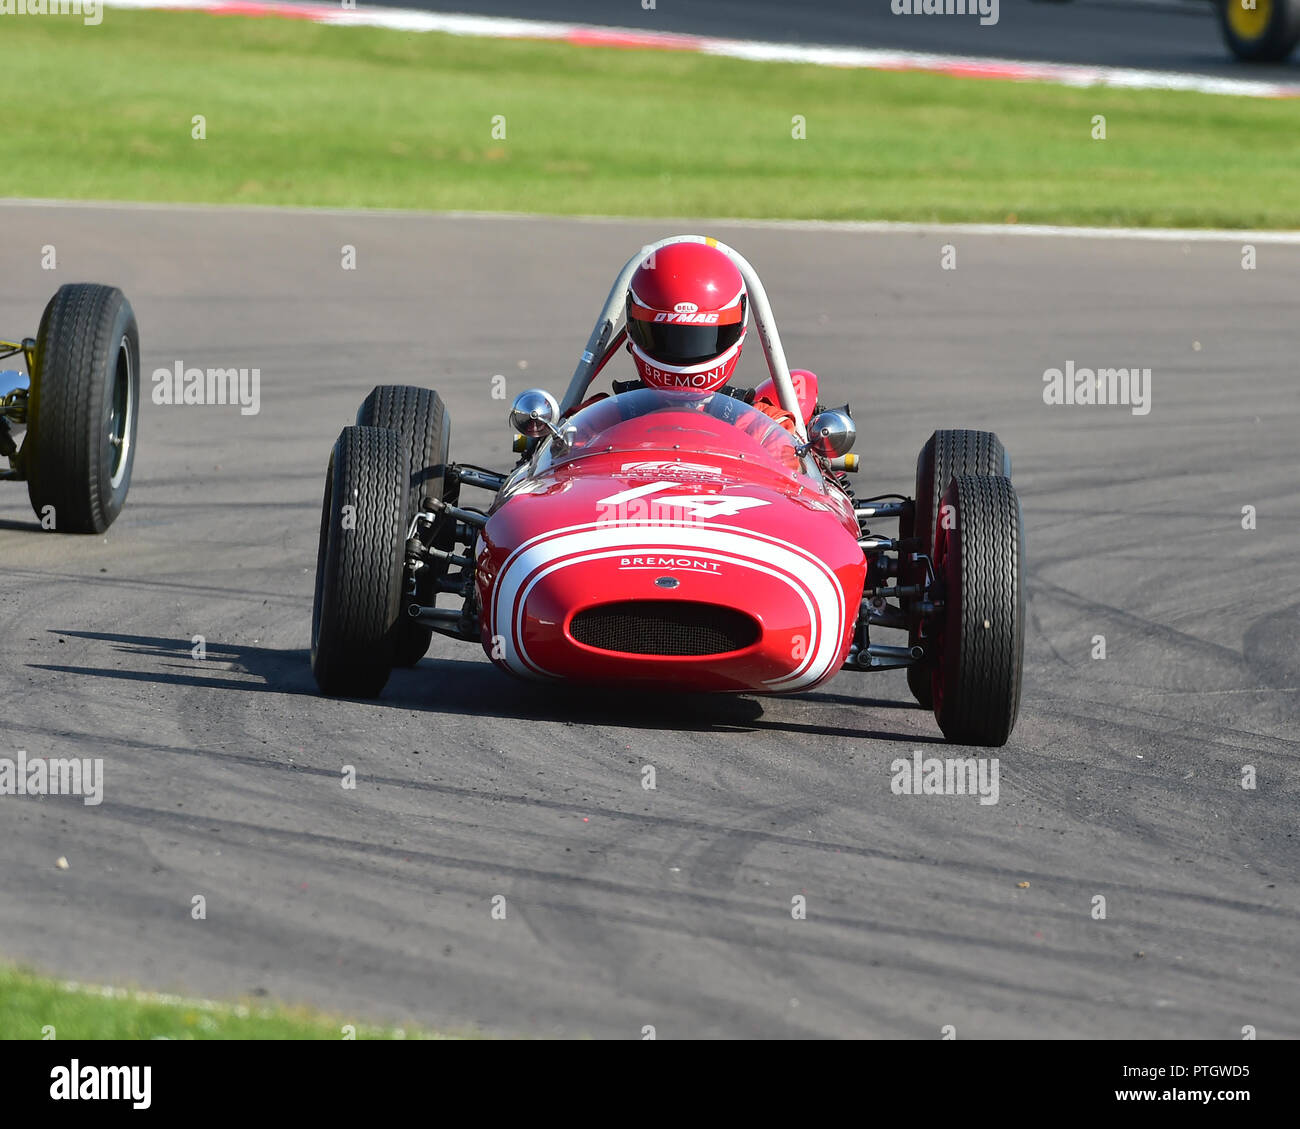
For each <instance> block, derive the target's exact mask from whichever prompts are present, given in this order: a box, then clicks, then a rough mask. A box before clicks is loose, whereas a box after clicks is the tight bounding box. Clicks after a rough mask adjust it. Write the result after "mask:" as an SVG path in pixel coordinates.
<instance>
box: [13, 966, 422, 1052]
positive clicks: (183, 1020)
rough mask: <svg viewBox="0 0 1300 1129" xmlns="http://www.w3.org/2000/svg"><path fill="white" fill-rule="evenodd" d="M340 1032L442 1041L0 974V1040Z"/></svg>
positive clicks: (266, 1008)
mask: <svg viewBox="0 0 1300 1129" xmlns="http://www.w3.org/2000/svg"><path fill="white" fill-rule="evenodd" d="M344 1024H352V1025H353V1026H354V1027H355V1029H356V1030H355V1037H356V1038H358V1039H431V1038H445V1037H447V1036H442V1035H434V1034H432V1033H430V1032H427V1031H422V1030H417V1029H413V1028H405V1029H402V1028H382V1027H374V1026H368V1025H365V1024H361V1023H358V1022H357V1020H356V1019H348V1018H344V1017H332V1016H326V1015H321V1014H319V1013H317V1012H313V1011H309V1010H306V1009H303V1008H286V1007H281V1006H272V1005H268V1004H266V1003H261V1002H255V1001H245V1002H243V1003H235V1004H222V1003H214V1002H212V1001H210V1000H188V999H180V998H177V997H170V996H162V995H156V994H153V993H143V992H132V991H128V990H125V989H116V988H115V989H104V988H96V987H87V986H83V985H72V984H67V983H65V982H63V981H58V980H51V979H47V978H45V977H42V976H37V975H35V974H33V973H30V972H27V971H24V970H21V969H17V968H10V967H3V966H0V1039H43V1038H46V1037H51V1036H52V1037H53V1038H57V1039H156V1038H167V1039H342V1038H343V1026H344ZM48 1028H53V1032H52V1033H51V1032H50V1031H49V1030H48Z"/></svg>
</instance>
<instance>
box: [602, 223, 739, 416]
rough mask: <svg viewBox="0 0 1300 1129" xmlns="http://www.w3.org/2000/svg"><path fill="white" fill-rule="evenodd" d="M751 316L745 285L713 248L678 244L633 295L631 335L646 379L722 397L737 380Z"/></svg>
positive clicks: (649, 266) (640, 271)
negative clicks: (734, 376) (718, 393)
mask: <svg viewBox="0 0 1300 1129" xmlns="http://www.w3.org/2000/svg"><path fill="white" fill-rule="evenodd" d="M748 319H749V309H748V297H747V295H746V293H745V280H744V279H743V278H742V277H741V276H740V271H739V270H738V269H737V267H736V264H735V263H733V262H732V261H731V259H730V258H728V256H727V255H726V253H725V252H723V251H720V250H718V248H717V247H713V246H710V245H709V244H707V243H670V244H668V246H667V247H660V248H659V250H657V251H655V252H654V253H653V254H651V255H650V257H649V258H647V259H646V260H645V262H643V263H642V264H641V265H640V266H639V267H638V268H637V272H636V274H634V275H633V276H632V283H631V286H630V287H629V288H628V292H627V336H628V343H629V345H630V347H631V350H632V359H633V360H634V361H635V362H636V367H637V372H639V373H640V374H641V379H642V380H643V381H644V382H645V383H646V384H647V385H648V386H649V387H651V388H658V389H661V390H663V391H668V392H693V393H697V394H703V393H706V392H715V391H717V390H718V389H719V388H721V387H722V386H723V385H724V384H726V383H727V381H729V380H730V379H731V374H732V373H733V372H734V371H735V368H736V363H737V362H738V361H739V360H740V348H741V346H742V345H743V344H744V342H745V326H746V324H747V323H748Z"/></svg>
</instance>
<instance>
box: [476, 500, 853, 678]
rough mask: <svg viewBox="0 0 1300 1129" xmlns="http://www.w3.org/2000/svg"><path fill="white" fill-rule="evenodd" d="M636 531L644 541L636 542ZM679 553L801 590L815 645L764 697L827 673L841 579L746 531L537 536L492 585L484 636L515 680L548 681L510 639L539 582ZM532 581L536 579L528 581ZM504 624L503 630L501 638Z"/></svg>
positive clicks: (588, 529)
mask: <svg viewBox="0 0 1300 1129" xmlns="http://www.w3.org/2000/svg"><path fill="white" fill-rule="evenodd" d="M642 530H644V533H645V534H648V535H650V536H639V535H638V534H640V533H641V531H642ZM652 542H653V543H652ZM759 550H763V551H764V553H765V555H764V556H763V557H761V558H760V557H758V556H757V555H756V553H757V552H758V551H759ZM681 552H686V553H689V554H691V555H694V556H697V557H701V558H704V559H716V560H719V561H725V562H726V563H731V564H736V565H739V566H740V567H744V568H750V569H753V570H754V571H758V572H764V573H767V574H768V575H773V576H776V577H778V578H779V579H781V580H782V581H784V582H785V583H787V584H789V585H790V586H791V587H792V588H794V589H795V590H796V591H799V590H800V589H802V591H800V596H801V598H802V599H804V600H805V603H806V604H807V603H810V608H809V610H810V613H811V614H810V616H809V619H810V626H811V634H812V636H813V638H810V639H809V640H808V650H807V653H806V655H805V658H804V661H803V662H802V663H801V664H800V666H799V667H798V668H796V670H794V671H793V672H792V673H790V674H788V675H785V676H783V677H781V678H777V679H773V680H771V681H769V682H768V683H766V685H767V686H768V687H769V688H770V689H772V690H781V691H788V690H797V689H800V688H802V687H804V686H808V685H811V684H813V683H814V682H818V681H820V680H821V679H823V678H825V677H826V675H827V674H828V673H830V668H831V667H832V666H833V665H834V663H835V661H836V660H837V658H838V657H839V644H840V639H841V637H842V636H843V632H844V627H845V600H844V592H843V590H842V589H841V587H840V583H839V579H838V578H837V577H836V576H835V574H834V573H833V572H832V571H831V570H830V569H829V568H828V567H827V566H826V565H825V564H824V563H823V562H822V561H820V560H818V559H817V558H816V557H815V556H813V555H812V554H811V553H809V552H807V551H806V550H805V549H803V548H801V547H800V546H798V545H794V544H792V543H790V542H788V541H783V540H781V539H780V538H777V537H772V536H770V535H768V534H760V533H755V532H753V531H752V530H742V529H737V528H735V527H733V526H713V525H712V524H710V525H708V526H701V525H699V524H698V523H681V522H672V523H666V522H656V521H645V522H637V523H625V524H620V525H607V524H604V523H600V522H591V523H585V524H583V525H577V526H570V527H567V528H564V529H558V530H552V531H550V532H547V533H543V534H540V535H538V536H536V537H533V538H531V539H529V540H528V541H526V542H524V543H523V544H522V545H520V546H519V547H518V548H517V549H515V551H514V552H513V553H511V554H510V556H509V557H508V558H507V559H506V561H505V563H504V564H503V565H502V567H501V571H500V573H499V574H498V575H497V577H496V579H495V582H494V584H493V595H492V605H491V607H490V609H489V612H490V623H489V626H490V632H491V634H493V635H495V636H498V637H499V638H501V639H502V641H503V643H504V652H505V654H504V657H503V660H502V661H503V662H504V663H505V665H506V666H507V667H508V668H509V669H510V670H512V671H514V672H515V673H517V674H521V675H525V676H532V677H536V676H537V675H538V674H543V675H544V674H546V673H548V672H545V671H543V670H542V669H541V668H540V667H538V666H536V664H535V663H534V662H533V661H532V660H531V659H530V658H529V657H528V655H527V654H526V652H525V650H524V648H523V645H522V639H521V638H520V637H517V635H516V632H517V631H518V630H519V629H520V626H521V625H522V617H523V608H524V607H525V606H526V599H527V594H528V591H530V590H531V588H532V586H533V584H535V583H537V580H539V579H540V578H541V575H549V574H550V573H552V572H554V571H556V570H557V569H558V568H562V567H565V566H567V565H569V564H575V563H578V560H591V559H594V558H596V557H601V556H618V555H638V554H645V553H666V554H674V553H681ZM580 554H586V555H585V556H580ZM769 566H770V567H769ZM534 574H539V575H537V576H536V577H534ZM530 580H531V583H530ZM507 624H508V626H509V629H508V630H506V631H503V630H502V627H503V626H506V625H507Z"/></svg>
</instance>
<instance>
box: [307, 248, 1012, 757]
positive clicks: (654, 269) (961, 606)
mask: <svg viewBox="0 0 1300 1129" xmlns="http://www.w3.org/2000/svg"><path fill="white" fill-rule="evenodd" d="M751 315H752V317H753V319H754V323H755V328H756V330H757V333H758V337H759V340H760V342H761V345H762V348H763V352H764V354H765V357H766V360H767V365H768V370H769V373H770V378H769V379H768V380H767V381H765V382H764V383H763V384H762V385H761V386H760V387H758V388H756V389H742V388H737V387H735V386H733V385H732V384H731V383H730V377H731V375H732V372H733V371H734V368H735V363H736V359H737V357H738V356H739V352H740V348H741V345H742V344H743V342H744V338H745V335H746V331H747V327H748V324H749V318H750V317H751ZM624 347H627V348H628V349H629V351H631V352H632V354H633V358H634V360H635V361H636V367H637V370H638V374H639V377H640V379H638V380H635V381H629V382H626V383H622V384H620V383H617V382H615V383H614V385H613V391H612V394H608V393H606V394H596V395H592V394H591V386H592V383H593V381H594V379H595V377H596V376H597V374H599V373H600V372H601V370H602V369H603V368H604V367H605V365H606V363H607V362H608V361H609V360H610V359H611V358H612V357H613V356H614V355H615V354H616V353H617V352H618V351H619V350H620V349H622V348H624ZM817 400H818V389H817V380H816V377H814V376H813V375H812V374H811V373H807V372H803V371H799V370H796V372H795V373H793V374H792V373H791V372H790V370H789V369H788V368H787V365H786V360H785V355H784V352H783V350H782V347H781V339H780V336H779V334H778V332H777V327H776V323H775V321H774V319H773V316H772V311H771V306H770V304H769V302H768V298H767V295H766V293H765V292H764V289H763V286H762V283H761V282H760V280H759V278H758V276H757V274H756V273H755V272H754V270H753V268H752V267H751V266H750V265H749V263H748V262H747V261H746V260H745V259H744V258H743V257H742V256H741V255H740V254H739V253H737V252H736V251H734V250H732V249H731V248H729V247H727V246H725V245H724V244H722V243H720V242H718V241H717V240H713V239H708V238H705V237H702V236H677V237H673V238H671V239H665V240H662V241H660V242H659V243H656V244H654V245H652V246H650V247H647V248H644V249H642V250H641V251H640V252H638V253H637V254H636V255H634V256H633V257H632V258H631V259H630V260H629V261H628V263H627V264H626V265H625V266H624V268H623V270H622V271H621V272H620V273H619V275H618V277H617V279H616V280H615V282H614V285H613V287H612V289H611V290H610V294H609V297H608V299H607V300H606V303H605V306H604V308H603V309H602V311H601V314H600V317H599V319H598V320H597V322H596V326H595V328H594V330H593V331H592V334H591V337H590V339H589V341H588V343H587V347H586V349H585V350H584V351H583V353H582V357H581V360H580V361H579V363H578V366H577V370H576V371H575V373H574V375H573V378H572V380H571V382H570V384H569V387H568V390H567V392H566V393H565V395H564V397H563V399H561V400H559V401H557V400H556V399H555V398H554V397H553V396H552V395H551V394H550V393H548V392H545V391H542V390H532V391H528V392H524V393H522V394H521V395H520V396H518V397H517V398H516V400H515V402H514V404H513V407H512V410H511V413H510V419H511V422H512V424H513V426H514V428H515V430H516V432H517V433H518V434H517V436H516V449H517V450H518V451H519V453H520V455H521V458H520V461H519V463H518V465H517V466H516V467H515V468H514V469H513V470H512V471H510V472H509V473H505V474H501V473H496V472H493V471H489V470H485V469H484V468H482V467H479V466H474V465H471V464H468V463H454V462H452V461H451V460H450V457H449V437H450V421H449V418H448V415H447V411H446V409H445V407H444V405H443V402H442V400H441V399H440V397H439V396H438V394H437V393H436V392H433V391H431V390H429V389H426V388H415V387H405V386H381V387H378V388H375V389H374V390H373V391H372V392H371V393H370V395H369V396H368V397H367V398H366V400H365V402H364V403H363V404H362V405H361V409H360V411H359V412H358V415H357V422H356V425H355V426H352V427H347V428H344V430H343V432H342V433H341V434H340V436H339V438H338V440H337V442H336V443H335V445H334V449H333V452H332V454H331V456H330V462H329V469H328V472H327V475H326V484H325V497H324V505H323V510H322V515H321V530H320V543H319V554H318V560H317V573H316V593H315V600H314V606H313V612H312V644H311V656H312V669H313V672H314V674H315V677H316V681H317V684H318V685H319V687H320V689H321V690H322V692H324V693H326V694H330V695H338V696H345V697H372V696H375V695H378V694H379V693H380V692H381V691H382V689H383V688H384V685H385V684H386V682H387V681H388V678H389V675H390V673H391V672H392V670H393V668H394V667H395V666H399V665H401V666H410V665H414V664H415V663H417V662H418V661H419V660H420V659H421V658H422V657H423V655H424V654H425V652H426V651H427V649H428V646H429V643H430V640H431V635H432V633H433V632H438V633H440V634H443V635H449V636H452V637H455V638H459V639H465V640H474V641H479V642H481V644H482V646H483V649H484V651H485V652H486V653H487V655H488V657H489V658H490V659H491V660H492V661H493V662H494V663H496V665H497V666H499V667H500V668H501V669H502V670H504V671H508V672H509V673H510V674H512V675H515V676H518V677H521V678H527V679H539V680H566V681H574V682H584V683H606V684H608V683H615V684H622V685H639V686H646V687H660V688H662V687H671V688H676V689H679V690H687V691H706V692H707V691H721V692H727V691H730V692H748V693H761V694H789V693H796V692H799V691H803V690H808V689H810V688H811V687H814V686H817V685H819V684H820V683H823V682H825V681H826V680H827V679H829V678H831V677H833V676H834V675H835V674H836V673H837V672H839V671H841V670H845V671H852V672H862V671H875V670H884V669H891V668H905V669H906V671H907V679H908V683H909V686H910V687H911V690H912V693H913V694H914V696H915V697H916V698H917V700H918V701H919V702H920V703H921V704H922V705H924V706H926V707H930V708H933V710H934V713H935V716H936V718H937V720H938V723H939V727H940V729H941V730H942V731H943V733H944V735H945V737H947V738H948V739H949V740H950V741H953V742H958V743H963V744H972V745H986V746H997V745H1001V744H1003V743H1005V742H1006V740H1007V738H1008V736H1009V734H1010V732H1011V729H1012V727H1013V726H1014V724H1015V720H1016V713H1017V709H1018V706H1019V699H1020V682H1021V655H1022V648H1023V633H1024V614H1025V609H1024V600H1025V595H1024V568H1025V560H1024V528H1023V521H1022V518H1021V512H1020V503H1019V501H1018V499H1017V497H1016V493H1015V490H1014V489H1013V488H1012V485H1011V481H1010V477H1009V476H1010V471H1011V466H1010V460H1009V459H1008V457H1007V455H1006V453H1005V451H1004V450H1003V448H1002V444H1001V443H1000V442H999V441H998V438H997V436H996V435H993V434H992V433H989V432H980V431H967V430H939V431H935V432H934V434H933V435H932V436H931V438H930V439H929V440H928V441H927V442H926V444H925V445H924V447H923V448H922V449H921V453H920V456H919V458H918V460H917V470H916V493H915V498H914V499H913V498H907V497H904V496H902V495H897V494H878V495H874V496H871V497H855V493H854V491H853V490H852V489H851V488H850V487H849V485H848V478H847V475H848V473H850V472H852V471H855V470H857V468H858V460H857V457H856V456H854V455H852V454H850V453H849V448H850V447H851V446H852V444H853V440H854V437H855V429H854V424H853V420H852V416H851V414H850V411H849V409H848V407H847V406H846V407H844V408H834V409H829V410H828V409H826V408H823V407H822V406H821V405H820V404H818V402H817ZM463 487H474V488H479V489H484V490H486V491H488V492H490V493H491V495H493V499H492V502H491V504H490V505H489V506H487V507H486V509H478V508H474V507H470V506H467V505H462V504H461V491H462V488H463ZM895 522H896V523H897V525H896V526H895V525H893V524H892V523H895ZM882 523H890V524H886V525H885V528H884V530H883V531H881V532H876V531H875V529H874V527H876V526H878V525H881V524H882ZM890 533H892V534H893V535H890ZM440 599H441V600H442V601H443V603H441V604H440V603H439V600H440ZM448 601H449V602H448ZM884 631H891V632H897V633H899V636H898V638H897V639H896V641H895V642H894V643H892V644H886V643H881V642H877V641H876V640H877V638H878V636H879V635H880V634H881V633H883V632H884Z"/></svg>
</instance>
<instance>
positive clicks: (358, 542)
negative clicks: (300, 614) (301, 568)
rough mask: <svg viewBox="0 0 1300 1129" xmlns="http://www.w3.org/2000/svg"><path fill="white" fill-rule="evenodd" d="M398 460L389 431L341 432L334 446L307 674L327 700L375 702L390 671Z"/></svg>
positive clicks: (397, 614)
mask: <svg viewBox="0 0 1300 1129" xmlns="http://www.w3.org/2000/svg"><path fill="white" fill-rule="evenodd" d="M402 455H403V451H402V447H401V443H400V439H399V437H398V435H397V433H396V432H395V431H392V430H389V429H387V428H373V427H345V428H344V429H343V431H342V433H341V434H340V435H339V438H338V441H337V442H336V443H335V444H334V451H333V454H332V455H331V457H330V465H329V471H328V484H327V486H326V489H325V495H324V498H323V500H322V510H321V533H320V539H319V541H318V548H317V565H316V592H315V598H314V600H313V606H312V647H311V662H312V673H313V674H314V675H315V677H316V683H317V685H318V686H319V687H320V689H321V691H322V692H323V693H325V694H329V695H332V696H339V697H356V698H371V697H376V696H377V695H378V694H379V693H380V691H382V690H383V688H384V686H385V684H386V683H387V682H388V677H389V675H390V674H391V673H392V668H393V665H394V660H395V653H396V646H397V641H398V638H399V634H400V628H401V627H402V616H403V608H402V570H403V562H404V558H405V537H406V530H405V527H404V525H403V508H404V506H405V498H406V489H405V483H406V475H405V473H404V470H403V466H404V464H403V462H402ZM348 505H353V506H355V507H356V509H355V525H354V527H353V528H346V527H345V522H344V507H346V506H348Z"/></svg>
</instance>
